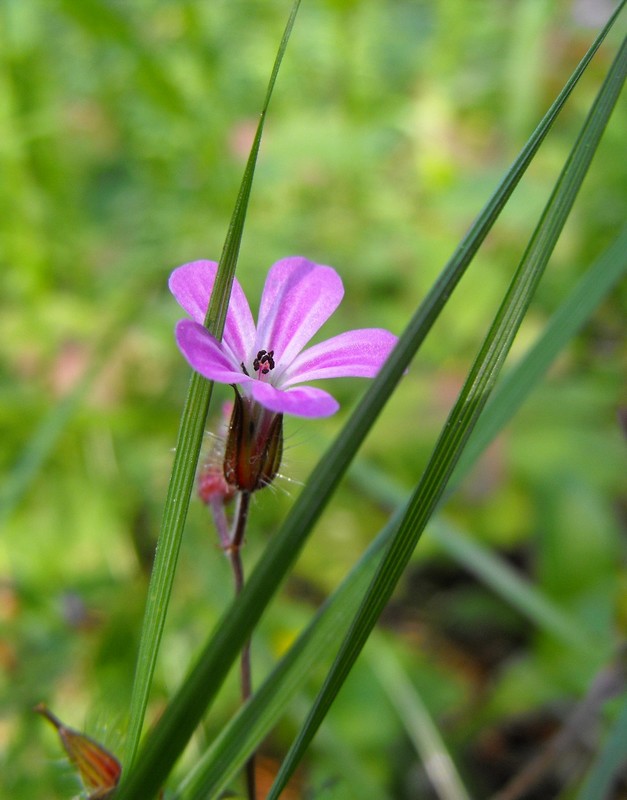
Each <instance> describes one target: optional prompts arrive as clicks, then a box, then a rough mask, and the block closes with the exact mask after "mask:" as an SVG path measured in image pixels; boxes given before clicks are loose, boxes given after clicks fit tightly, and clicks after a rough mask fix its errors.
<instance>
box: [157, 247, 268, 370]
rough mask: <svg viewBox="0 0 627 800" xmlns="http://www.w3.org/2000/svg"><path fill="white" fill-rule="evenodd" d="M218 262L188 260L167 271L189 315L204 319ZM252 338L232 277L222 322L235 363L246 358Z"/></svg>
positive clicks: (247, 310)
mask: <svg viewBox="0 0 627 800" xmlns="http://www.w3.org/2000/svg"><path fill="white" fill-rule="evenodd" d="M217 271H218V265H217V263H216V262H215V261H191V262H190V263H189V264H183V266H182V267H177V268H176V269H175V270H174V271H173V272H172V274H171V275H170V280H169V286H170V291H171V292H172V294H173V295H174V296H175V297H176V299H177V301H178V302H179V304H180V305H181V306H183V308H184V309H185V311H187V313H188V314H189V315H190V316H191V318H192V319H193V320H194V321H195V322H198V323H200V324H201V325H203V324H204V322H205V317H206V316H207V309H208V308H209V300H210V298H211V292H212V291H213V284H214V282H215V279H216V273H217ZM254 340H255V323H254V322H253V317H252V314H251V313H250V306H249V305H248V300H246V295H245V294H244V291H243V289H242V287H241V286H240V284H239V281H238V280H237V279H236V278H235V279H234V280H233V288H232V290H231V299H230V301H229V310H228V313H227V316H226V324H225V326H224V335H223V337H222V341H223V343H224V344H225V345H226V346H227V348H228V349H229V350H230V351H231V354H232V355H233V358H234V360H235V361H236V363H239V362H240V361H246V360H247V359H248V357H249V355H250V353H251V352H252V346H253V343H254Z"/></svg>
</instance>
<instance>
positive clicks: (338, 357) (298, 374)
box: [281, 328, 397, 387]
mask: <svg viewBox="0 0 627 800" xmlns="http://www.w3.org/2000/svg"><path fill="white" fill-rule="evenodd" d="M396 342H397V337H396V336H394V334H392V333H390V332H389V331H386V330H383V329H381V328H362V329H360V330H355V331H347V332H346V333H341V334H340V335H339V336H334V337H333V338H331V339H327V340H326V341H324V342H320V344H315V345H314V346H313V347H310V348H309V349H308V350H305V351H304V352H303V353H301V354H300V355H299V356H297V357H296V358H295V359H294V361H292V363H291V364H290V365H289V367H288V368H287V370H286V371H285V373H284V374H283V375H282V376H281V386H285V387H288V386H293V385H294V384H296V383H306V382H309V381H316V380H319V379H320V378H342V377H345V378H348V377H351V378H359V377H361V378H373V377H374V376H375V375H376V374H377V372H378V371H379V370H380V369H381V366H382V365H383V362H384V361H385V360H386V358H387V357H388V356H389V354H390V352H391V350H392V348H393V347H394V345H395V344H396Z"/></svg>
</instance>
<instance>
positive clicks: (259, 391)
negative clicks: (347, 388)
mask: <svg viewBox="0 0 627 800" xmlns="http://www.w3.org/2000/svg"><path fill="white" fill-rule="evenodd" d="M246 389H247V390H248V391H250V393H251V394H252V396H253V398H254V399H255V400H256V401H257V402H258V403H260V404H261V405H262V406H265V408H269V409H270V411H275V412H276V413H277V414H292V415H293V416H295V417H330V416H331V414H335V412H336V411H337V410H338V408H339V407H340V405H339V403H338V402H337V400H336V399H335V398H334V397H331V395H330V394H328V392H324V391H323V390H322V389H314V388H313V387H312V386H299V387H298V388H296V389H289V390H288V391H281V390H280V389H275V388H274V386H272V385H271V384H269V383H264V382H263V381H251V382H250V383H248V384H247V385H246Z"/></svg>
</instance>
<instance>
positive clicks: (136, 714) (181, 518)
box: [120, 0, 300, 797]
mask: <svg viewBox="0 0 627 800" xmlns="http://www.w3.org/2000/svg"><path fill="white" fill-rule="evenodd" d="M299 5H300V0H296V2H294V4H293V6H292V11H291V14H290V16H289V19H288V22H287V25H286V28H285V31H284V34H283V37H282V39H281V43H280V45H279V49H278V51H277V56H276V59H275V62H274V66H273V69H272V73H271V76H270V81H269V83H268V88H267V91H266V96H265V100H264V103H263V108H262V111H261V116H260V119H259V123H258V125H257V131H256V133H255V138H254V141H253V145H252V149H251V152H250V155H249V157H248V161H247V164H246V168H245V170H244V176H243V178H242V183H241V185H240V189H239V193H238V196H237V200H236V203H235V208H234V210H233V215H232V217H231V222H230V225H229V229H228V232H227V235H226V239H225V242H224V247H223V250H222V255H221V257H220V262H219V267H218V273H217V276H216V281H215V286H214V290H213V292H212V294H211V302H210V305H209V309H208V311H207V318H206V320H205V325H206V327H207V328H208V329H209V330H210V331H211V333H213V335H214V336H215V337H216V338H217V339H218V340H220V339H221V338H222V332H223V329H224V324H225V321H226V314H227V310H228V306H229V299H230V296H231V287H232V285H233V278H234V275H235V267H236V264H237V258H238V255H239V249H240V244H241V240H242V234H243V231H244V223H245V221H246V212H247V210H248V201H249V198H250V192H251V188H252V183H253V177H254V173H255V166H256V163H257V156H258V153H259V147H260V144H261V137H262V134H263V127H264V122H265V119H266V114H267V111H268V106H269V104H270V98H271V97H272V92H273V90H274V85H275V83H276V78H277V75H278V71H279V67H280V65H281V61H282V59H283V55H284V53H285V50H286V48H287V43H288V41H289V37H290V33H291V31H292V27H293V25H294V21H295V19H296V14H297V12H298V7H299ZM212 388H213V383H212V382H209V381H207V380H205V378H203V377H201V376H200V375H199V374H198V373H196V372H195V373H193V374H192V377H191V380H190V384H189V390H188V394H187V399H186V402H185V407H184V409H183V413H182V416H181V423H180V427H179V432H178V438H177V443H176V450H175V457H174V464H173V467H172V476H171V478H170V484H169V487H168V493H167V497H166V502H165V507H164V511H163V519H162V523H161V531H160V534H159V541H158V545H157V551H156V555H155V561H154V566H153V571H152V575H151V579H150V585H149V588H148V597H147V600H146V610H145V612H144V622H143V627H142V633H141V639H140V645H139V654H138V658H137V668H136V674H135V681H134V685H133V693H132V697H131V707H130V718H129V728H128V733H127V742H126V751H125V759H124V765H125V769H126V772H125V774H127V772H128V770H129V768H130V767H131V766H132V764H133V762H134V760H135V756H136V754H137V749H138V746H139V741H140V737H141V731H142V727H143V722H144V717H145V713H146V707H147V704H148V697H149V694H150V687H151V685H152V679H153V675H154V669H155V664H156V661H157V654H158V651H159V645H160V642H161V637H162V634H163V628H164V625H165V619H166V615H167V609H168V603H169V599H170V595H171V592H172V584H173V581H174V574H175V572H176V565H177V561H178V554H179V550H180V545H181V539H182V535H183V527H184V525H185V520H186V517H187V509H188V507H189V501H190V497H191V493H192V489H193V486H194V478H195V473H196V464H197V462H198V456H199V453H200V447H201V444H202V438H203V434H204V429H205V420H206V417H207V411H208V409H209V403H210V400H211V393H212ZM159 780H160V779H159ZM132 785H133V784H132V783H131V784H130V787H129V788H128V789H127V788H125V784H124V782H123V785H122V787H121V789H120V794H121V795H123V794H124V793H125V792H126V791H129V792H133V791H136V792H138V794H136V795H135V796H142V797H146V796H147V794H145V792H149V789H148V788H147V787H146V786H144V787H143V788H141V789H135V790H134V789H133V788H132ZM157 788H158V786H157V787H155V790H156V789H157ZM129 796H132V795H129Z"/></svg>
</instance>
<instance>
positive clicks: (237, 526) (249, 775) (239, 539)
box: [226, 492, 257, 800]
mask: <svg viewBox="0 0 627 800" xmlns="http://www.w3.org/2000/svg"><path fill="white" fill-rule="evenodd" d="M249 507H250V492H240V493H239V495H238V498H237V511H236V512H235V523H234V530H233V537H232V539H231V542H230V544H229V546H228V548H227V550H226V552H227V554H228V556H229V560H230V562H231V567H232V569H233V578H234V581H235V593H236V594H239V593H240V592H241V590H242V588H243V586H244V566H243V564H242V558H241V555H240V548H241V546H242V544H243V541H244V534H245V532H246V522H247V520H248V509H249ZM240 674H241V687H242V701H243V702H244V703H245V702H246V701H247V700H248V699H249V697H250V696H251V695H252V693H253V684H252V671H251V667H250V639H248V640H247V641H246V642H245V643H244V646H243V647H242V654H241V656H240ZM246 786H247V791H248V800H257V789H256V785H255V754H254V753H253V755H251V757H250V758H249V759H248V761H247V762H246Z"/></svg>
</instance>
